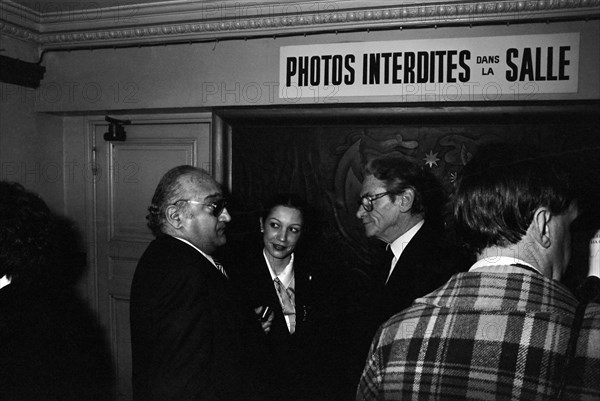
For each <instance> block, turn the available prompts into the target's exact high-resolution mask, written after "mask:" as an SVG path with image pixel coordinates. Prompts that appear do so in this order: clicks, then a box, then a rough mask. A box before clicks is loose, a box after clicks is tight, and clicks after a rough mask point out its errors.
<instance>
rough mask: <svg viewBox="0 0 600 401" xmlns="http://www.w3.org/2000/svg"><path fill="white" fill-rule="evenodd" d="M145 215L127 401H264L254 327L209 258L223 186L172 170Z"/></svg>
mask: <svg viewBox="0 0 600 401" xmlns="http://www.w3.org/2000/svg"><path fill="white" fill-rule="evenodd" d="M148 210H149V212H150V213H149V215H148V216H147V219H148V226H149V228H150V229H151V230H152V232H153V234H154V235H155V237H156V239H155V240H154V241H153V242H152V243H150V245H149V246H148V248H147V249H146V251H145V252H144V254H143V256H142V258H141V259H140V261H139V263H138V266H137V268H136V271H135V275H134V278H133V282H132V286H131V342H132V357H133V374H132V379H133V393H134V400H136V401H152V400H156V401H159V400H160V401H166V400H173V401H175V400H177V401H180V400H232V401H233V400H236V401H238V400H257V401H258V400H263V399H265V394H264V391H263V390H264V389H265V388H266V386H267V385H266V382H265V381H264V380H263V377H262V375H261V372H262V364H261V361H260V349H261V348H260V345H261V338H260V337H261V336H262V334H263V333H262V332H261V326H260V324H259V323H258V322H257V320H256V318H255V316H254V314H253V312H252V311H251V310H246V309H245V307H244V306H242V305H243V304H242V303H241V302H240V300H239V299H238V298H237V296H236V292H235V291H234V290H233V288H232V286H231V284H230V282H229V278H228V276H227V272H226V271H225V269H224V268H223V266H222V265H221V264H220V263H219V262H218V261H216V260H215V259H213V257H212V256H211V255H213V254H214V252H215V251H216V250H217V248H218V247H220V246H222V245H224V244H225V242H226V236H225V226H226V225H227V223H229V222H230V221H231V216H230V215H229V212H228V211H227V208H226V203H225V199H224V196H223V192H222V190H221V187H220V185H219V184H218V183H217V182H216V181H215V180H214V179H213V178H212V177H211V176H210V175H209V174H208V173H206V172H205V171H203V170H201V169H198V168H196V167H192V166H179V167H175V168H173V169H171V170H170V171H168V172H167V173H166V174H165V175H164V176H163V178H162V179H161V181H160V183H159V184H158V187H157V188H156V191H155V193H154V197H153V198H152V205H151V206H150V207H149V208H148Z"/></svg>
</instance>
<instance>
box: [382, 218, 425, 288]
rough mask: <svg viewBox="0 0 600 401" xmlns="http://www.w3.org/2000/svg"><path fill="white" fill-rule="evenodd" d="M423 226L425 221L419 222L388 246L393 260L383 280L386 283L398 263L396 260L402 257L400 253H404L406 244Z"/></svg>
mask: <svg viewBox="0 0 600 401" xmlns="http://www.w3.org/2000/svg"><path fill="white" fill-rule="evenodd" d="M423 224H425V220H421V221H419V222H418V223H417V224H415V225H414V226H412V227H411V228H410V230H408V231H407V232H405V233H404V234H402V235H401V236H399V237H398V238H396V240H395V241H394V242H392V243H391V244H390V245H388V246H389V247H390V248H391V249H392V252H393V253H394V258H393V259H392V265H391V266H390V272H389V273H388V276H387V279H386V280H385V282H386V283H387V281H388V280H389V279H390V276H391V275H392V272H393V271H394V268H395V267H396V262H398V260H399V259H400V256H401V255H402V252H404V248H406V245H408V243H409V242H410V241H411V240H412V239H413V237H414V236H415V235H416V234H417V232H418V231H419V230H420V229H421V227H423Z"/></svg>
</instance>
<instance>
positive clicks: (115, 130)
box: [104, 116, 131, 142]
mask: <svg viewBox="0 0 600 401" xmlns="http://www.w3.org/2000/svg"><path fill="white" fill-rule="evenodd" d="M104 119H105V120H106V121H108V122H109V123H110V125H109V126H108V132H105V133H104V140H105V141H121V142H123V141H125V139H127V134H126V133H125V128H123V126H124V125H129V124H131V120H117V119H116V118H112V117H109V116H106V117H104Z"/></svg>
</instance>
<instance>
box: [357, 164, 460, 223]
mask: <svg viewBox="0 0 600 401" xmlns="http://www.w3.org/2000/svg"><path fill="white" fill-rule="evenodd" d="M364 174H365V175H373V176H374V177H375V178H377V179H378V180H380V181H383V182H384V183H385V186H386V190H387V191H390V192H392V194H390V198H391V199H392V201H394V200H395V199H396V195H399V194H401V193H402V192H403V191H404V190H406V189H409V188H410V189H412V190H413V192H414V194H415V195H414V200H413V204H412V208H411V213H412V214H421V215H423V217H424V218H426V219H429V220H430V221H431V220H441V215H442V214H443V209H444V207H445V206H446V204H447V200H448V199H447V196H446V192H445V190H444V188H443V186H442V184H441V183H440V181H439V180H438V179H437V177H436V176H435V175H433V173H432V172H430V171H428V170H426V169H425V168H423V167H421V166H418V165H416V164H414V163H412V162H409V161H408V160H405V159H403V158H401V157H397V156H385V157H380V158H376V159H372V160H370V161H369V162H368V163H367V165H366V166H365V169H364Z"/></svg>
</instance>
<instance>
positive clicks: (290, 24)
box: [0, 0, 600, 50]
mask: <svg viewBox="0 0 600 401" xmlns="http://www.w3.org/2000/svg"><path fill="white" fill-rule="evenodd" d="M390 3H391V2H390V1H370V2H369V1H355V0H350V1H337V2H323V1H314V2H293V1H290V2H277V3H274V2H272V1H262V2H259V3H252V5H243V4H241V3H240V2H232V1H220V2H219V1H212V2H206V1H188V0H184V1H174V2H161V3H150V4H144V5H136V6H118V7H107V8H97V9H88V10H72V9H70V10H69V9H65V10H52V11H49V12H42V13H40V12H38V11H34V10H30V9H27V8H25V7H23V6H20V5H18V4H16V3H14V2H12V1H11V0H3V1H2V3H0V34H4V35H8V36H12V37H16V38H19V39H22V40H26V41H30V42H35V43H36V44H37V45H38V46H39V47H40V50H60V49H65V50H67V49H77V48H89V49H93V48H101V47H124V46H141V45H152V44H168V43H185V42H190V43H192V42H200V41H215V40H221V39H234V38H239V39H244V38H247V39H250V38H253V37H266V36H274V37H277V36H290V35H307V34H314V33H323V32H346V31H354V30H370V29H372V30H380V29H402V28H416V27H442V26H450V25H475V24H511V23H523V22H534V21H548V22H550V21H556V20H567V19H576V20H577V19H578V20H587V19H596V18H599V17H600V0H518V1H514V0H512V1H504V0H498V1H482V2H466V1H462V2H456V1H453V2H450V1H446V2H432V1H427V0H422V1H421V2H420V3H410V4H404V5H403V4H398V3H400V2H394V4H393V5H390ZM65 4H67V3H65Z"/></svg>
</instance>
